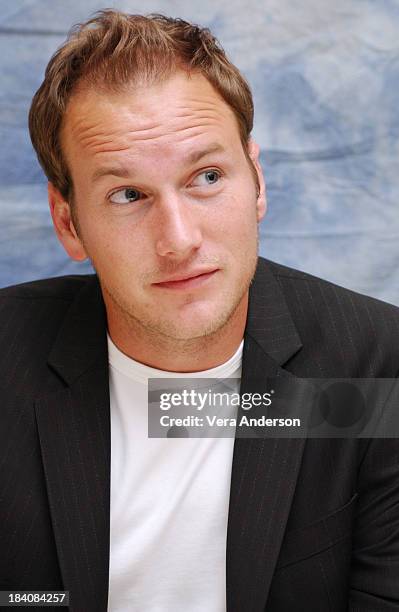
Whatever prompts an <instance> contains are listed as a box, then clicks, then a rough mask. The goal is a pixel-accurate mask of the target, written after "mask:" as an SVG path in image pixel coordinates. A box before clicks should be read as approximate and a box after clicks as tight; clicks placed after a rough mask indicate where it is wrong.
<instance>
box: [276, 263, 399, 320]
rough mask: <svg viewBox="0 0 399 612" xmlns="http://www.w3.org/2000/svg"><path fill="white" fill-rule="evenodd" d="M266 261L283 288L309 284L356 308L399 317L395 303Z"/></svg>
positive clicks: (398, 308)
mask: <svg viewBox="0 0 399 612" xmlns="http://www.w3.org/2000/svg"><path fill="white" fill-rule="evenodd" d="M265 261H266V263H267V265H268V266H269V269H270V270H271V272H272V273H273V275H274V277H275V278H276V279H277V280H278V281H279V284H280V286H281V287H282V288H286V287H289V286H292V287H295V286H298V285H299V286H300V285H301V284H303V285H307V286H308V288H309V289H310V291H312V288H313V290H314V291H319V292H320V291H327V292H330V293H331V294H334V295H335V296H337V298H342V299H343V300H350V302H351V304H352V305H353V306H354V307H355V308H356V306H357V305H358V306H359V307H362V306H363V307H368V308H370V309H372V310H373V311H374V310H377V311H378V310H379V311H380V312H384V313H386V314H387V315H388V316H389V315H391V316H392V317H393V318H394V319H395V318H399V306H396V305H395V304H390V303H389V302H385V301H383V300H380V299H378V298H374V297H371V296H369V295H366V294H363V293H359V292H358V291H353V290H352V289H348V288H346V287H342V286H341V285H337V284H336V283H333V282H331V281H328V280H326V279H323V278H320V277H318V276H315V275H313V274H309V273H308V272H303V271H302V270H296V269H295V268H290V267H288V266H283V265H281V264H278V263H276V262H274V261H270V260H265Z"/></svg>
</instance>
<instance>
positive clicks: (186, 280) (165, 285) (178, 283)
mask: <svg viewBox="0 0 399 612" xmlns="http://www.w3.org/2000/svg"><path fill="white" fill-rule="evenodd" d="M217 271H218V269H217V268H215V269H214V270H210V271H208V272H207V271H205V272H197V273H194V274H191V275H190V276H187V275H185V276H181V277H180V278H179V277H176V278H175V279H174V280H170V279H169V280H167V281H163V282H161V283H153V284H154V286H155V287H160V288H162V289H186V288H187V289H188V288H190V289H191V288H194V287H199V286H201V285H203V284H204V283H205V282H206V281H207V280H208V279H209V278H211V277H212V276H214V275H215V273H216V272H217Z"/></svg>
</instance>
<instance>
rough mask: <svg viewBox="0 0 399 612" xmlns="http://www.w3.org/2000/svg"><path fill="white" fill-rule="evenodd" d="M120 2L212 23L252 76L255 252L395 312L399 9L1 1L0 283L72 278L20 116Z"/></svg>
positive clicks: (228, 2) (352, 3) (310, 2)
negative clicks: (64, 56)
mask: <svg viewBox="0 0 399 612" xmlns="http://www.w3.org/2000/svg"><path fill="white" fill-rule="evenodd" d="M106 6H108V7H116V8H119V9H121V10H125V11H128V12H133V13H149V12H162V13H165V14H169V15H172V16H180V17H183V18H186V19H189V20H193V21H195V22H197V23H200V24H201V25H206V26H209V27H210V28H211V29H212V31H213V32H214V33H215V34H216V35H217V37H218V38H219V40H220V41H221V43H222V45H223V46H224V48H225V49H226V51H227V52H228V54H229V55H230V57H231V58H232V60H233V61H234V62H235V63H236V64H237V65H238V67H239V68H240V69H241V70H242V71H243V73H244V74H245V75H246V77H247V78H248V80H249V82H250V84H251V86H252V89H253V92H254V98H255V108H256V115H255V129H254V136H255V138H256V139H257V140H258V142H259V143H260V145H261V148H262V163H263V168H264V171H265V175H266V179H267V186H268V200H269V210H268V214H267V216H266V217H265V219H264V220H263V222H262V225H261V229H260V234H261V247H260V251H261V254H262V255H265V256H267V257H269V258H271V259H274V260H276V261H279V262H281V263H284V264H287V265H290V266H293V267H297V268H300V269H302V270H306V271H309V272H311V273H313V274H316V275H318V276H322V277H324V278H327V279H329V280H332V281H334V282H336V283H338V284H340V285H344V286H346V287H349V288H351V289H354V290H357V291H360V292H362V293H368V294H370V295H374V296H376V297H379V298H382V299H385V300H387V301H390V302H393V303H396V304H399V246H398V245H399V180H398V179H399V163H398V159H399V144H398V143H399V2H398V1H397V0H379V1H378V2H375V0H335V1H334V2H331V0H302V1H299V0H264V1H263V2H259V0H247V1H246V2H245V3H244V2H241V1H238V0H216V1H215V0H201V2H194V1H192V2H189V1H187V0H164V1H163V2H162V1H161V0H158V1H157V0H150V1H147V2H143V1H140V2H139V1H136V0H126V1H120V2H109V3H108V4H107V5H104V4H100V3H99V2H95V1H94V0H79V1H77V0H69V1H68V2H65V1H63V0H21V1H16V2H9V0H1V1H0V78H1V98H0V130H1V138H0V147H1V153H0V155H1V162H0V166H1V168H0V185H1V186H0V206H1V221H2V222H1V224H0V285H1V286H4V285H8V284H12V283H17V282H21V281H25V280H30V279H34V278H40V277H46V276H54V275H60V274H67V273H85V272H86V271H87V270H89V266H88V264H76V263H74V262H71V261H69V260H68V259H67V256H66V255H65V254H64V252H63V250H62V248H61V246H60V245H59V244H58V243H57V240H56V238H55V236H54V234H53V230H52V226H51V222H50V216H49V213H48V208H47V199H46V185H45V181H44V177H43V175H42V172H41V170H40V167H39V166H38V163H37V161H36V159H35V155H34V152H33V150H32V147H31V144H30V140H29V136H28V132H27V112H28V108H29V104H30V100H31V98H32V95H33V93H34V92H35V90H36V89H37V87H38V86H39V84H40V82H41V80H42V77H43V72H44V69H45V66H46V63H47V61H48V59H49V58H50V55H51V54H52V53H53V52H54V50H55V49H56V48H57V46H58V45H59V44H60V43H61V42H62V41H63V39H64V38H65V35H66V33H67V31H68V29H69V28H70V27H71V25H72V24H74V23H76V22H79V21H84V20H85V19H86V18H87V17H88V16H89V15H90V14H91V13H93V12H94V11H96V10H98V9H100V8H105V7H106Z"/></svg>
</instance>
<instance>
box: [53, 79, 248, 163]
mask: <svg viewBox="0 0 399 612" xmlns="http://www.w3.org/2000/svg"><path fill="white" fill-rule="evenodd" d="M239 140H240V137H239V128H238V123H237V120H236V118H235V115H234V113H233V111H232V110H231V109H230V107H229V106H228V105H227V104H226V103H225V101H224V100H223V99H222V98H221V96H220V95H219V94H218V93H217V92H216V91H215V89H214V88H213V87H212V86H211V85H210V84H209V83H208V81H207V80H206V79H205V78H204V77H202V75H196V76H194V77H190V78H188V77H187V76H186V75H184V74H183V75H175V76H174V77H171V78H170V79H168V80H167V81H165V83H163V84H162V85H159V86H153V87H151V86H150V87H148V88H144V89H142V88H141V89H140V90H139V91H138V92H136V91H134V90H133V91H125V92H123V93H118V94H111V93H110V94H108V95H107V94H106V93H101V94H99V93H97V92H96V91H93V90H87V91H82V92H79V93H78V94H77V96H76V97H75V99H74V100H72V103H71V104H70V106H69V108H68V109H67V113H66V117H65V120H64V123H63V128H62V135H61V142H62V146H63V149H64V153H65V154H66V158H67V159H68V157H69V155H70V154H71V152H72V151H78V150H79V151H83V152H84V154H85V155H88V156H89V157H93V159H94V158H98V157H99V156H100V157H104V156H105V157H108V156H109V155H111V156H112V157H115V156H116V157H118V155H119V154H120V155H127V154H131V155H132V157H136V156H140V155H146V156H147V155H148V154H149V153H150V154H152V153H154V147H155V148H158V150H161V149H164V150H165V154H170V153H171V148H172V150H173V153H174V152H175V151H174V147H176V154H177V152H179V153H180V152H181V154H182V156H184V157H185V158H187V157H188V156H189V155H192V157H193V158H195V156H198V158H200V157H202V156H203V155H204V151H205V150H207V149H209V150H211V149H214V152H216V149H215V146H214V145H215V141H216V144H218V147H219V149H220V150H219V152H221V149H222V148H223V147H225V148H230V147H231V146H232V143H233V142H235V143H236V144H238V141H239ZM106 154H109V155H108V156H107V155H106ZM101 161H103V160H101ZM105 161H107V160H105ZM96 165H97V164H96ZM101 165H103V164H101ZM112 165H113V164H112Z"/></svg>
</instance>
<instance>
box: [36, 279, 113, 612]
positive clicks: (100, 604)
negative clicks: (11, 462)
mask: <svg viewBox="0 0 399 612" xmlns="http://www.w3.org/2000/svg"><path fill="white" fill-rule="evenodd" d="M49 365H50V367H51V368H52V369H54V370H55V371H56V373H57V374H58V375H59V376H60V377H61V378H62V380H63V381H64V382H65V383H67V385H68V386H67V387H65V388H64V389H62V390H61V391H59V392H56V393H51V394H47V395H44V396H43V397H41V398H40V399H39V400H38V401H37V402H36V404H35V409H36V418H37V425H38V432H39V439H40V446H41V451H42V458H43V465H44V473H45V479H46V485H47V491H48V498H49V505H50V512H51V518H52V523H53V528H54V534H55V540H56V545H57V550H58V556H59V562H60V568H61V574H62V578H63V583H64V589H65V590H68V591H69V595H70V610H72V611H78V610H79V611H80V610H85V611H87V612H91V611H93V612H94V611H95V612H105V611H106V609H107V601H108V565H109V516H110V509H109V504H110V499H109V497H110V414H109V390H108V363H107V345H106V319H105V312H104V309H103V302H102V299H101V294H100V289H99V286H98V283H97V279H96V278H93V280H90V281H89V283H88V285H87V286H86V287H85V288H84V289H83V290H82V291H81V293H80V294H79V295H78V297H77V298H76V299H75V302H74V303H73V305H72V306H71V308H70V311H69V313H68V315H67V317H66V319H65V322H64V325H63V327H62V328H61V331H60V334H59V336H58V338H57V341H56V343H55V345H54V347H53V350H52V352H51V355H50V358H49Z"/></svg>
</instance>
